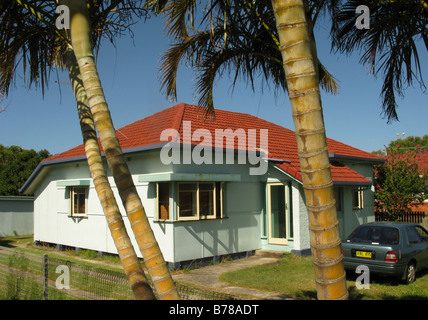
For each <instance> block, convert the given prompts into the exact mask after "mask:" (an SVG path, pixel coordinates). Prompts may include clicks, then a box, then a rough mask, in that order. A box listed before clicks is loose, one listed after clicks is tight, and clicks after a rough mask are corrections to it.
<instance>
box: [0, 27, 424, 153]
mask: <svg viewBox="0 0 428 320" xmlns="http://www.w3.org/2000/svg"><path fill="white" fill-rule="evenodd" d="M134 34H135V37H134V39H133V40H131V39H130V38H129V37H123V38H121V39H119V40H118V44H117V47H116V48H115V47H113V46H112V45H110V44H109V43H108V42H105V43H104V45H103V47H102V48H101V50H100V52H99V54H98V60H97V63H98V69H99V73H100V77H101V81H102V84H103V87H104V91H105V94H106V97H107V102H108V104H109V108H110V111H111V114H112V118H113V121H114V125H115V127H116V128H120V127H122V126H124V125H126V124H129V123H132V122H134V121H136V120H139V119H142V118H144V117H146V116H148V115H151V114H153V113H155V112H158V111H161V110H163V109H165V108H168V107H170V106H173V105H174V104H176V102H172V101H168V100H167V99H166V97H165V96H164V95H163V93H162V92H160V81H159V78H160V76H159V66H160V57H161V54H162V52H164V51H165V50H166V49H167V48H168V39H167V37H166V35H165V32H164V30H163V23H162V21H160V20H159V19H153V20H149V21H148V22H146V23H139V24H138V25H137V26H136V27H135V28H134ZM316 36H317V47H318V56H319V57H320V60H321V61H322V62H323V64H324V65H325V66H326V67H327V69H328V70H329V71H330V72H331V73H332V74H333V75H334V76H335V77H336V78H337V79H338V80H339V84H340V91H339V94H338V95H336V96H334V95H331V94H327V93H322V101H323V107H324V119H325V126H326V130H327V136H328V137H330V138H333V139H336V140H339V141H341V142H344V143H346V144H350V145H352V146H354V147H357V148H360V149H362V150H366V151H369V152H370V151H373V150H378V149H381V148H384V145H388V143H389V142H390V141H391V140H395V139H396V138H397V136H396V134H397V133H400V135H401V134H402V133H403V132H405V136H406V137H407V136H411V135H416V136H423V135H424V134H428V130H427V129H426V128H427V125H426V123H427V119H428V109H427V104H428V103H427V101H428V99H427V98H428V95H427V93H423V92H422V91H421V89H420V88H419V87H418V86H416V87H415V88H408V89H407V90H406V91H405V98H404V99H402V100H401V99H399V100H398V101H399V109H398V114H399V118H400V121H399V122H394V123H392V124H387V121H386V119H383V118H382V116H381V108H380V105H381V99H380V96H379V95H380V89H381V86H382V81H381V79H380V78H379V79H375V78H374V77H373V76H372V75H369V74H368V69H367V68H366V67H365V66H363V65H361V64H359V63H358V60H359V57H358V56H357V55H354V56H350V57H347V56H345V55H339V54H333V53H331V52H330V42H329V40H328V27H327V26H321V27H318V28H317V30H316ZM421 52H422V53H423V54H422V55H421V56H420V60H421V62H422V63H423V72H425V81H428V79H427V70H428V65H427V61H428V54H427V52H426V51H425V52H423V50H421ZM193 79H194V74H193V73H192V72H190V70H187V69H186V68H184V67H182V68H181V69H180V70H179V85H178V100H177V103H178V102H186V103H189V104H191V103H197V98H195V97H194V91H193V89H194V88H193V84H192V80H193ZM56 80H59V81H60V82H65V83H67V82H69V80H68V76H67V74H66V73H63V72H62V73H61V72H60V73H58V74H56V73H55V72H53V73H52V75H51V81H50V85H49V89H48V90H46V92H45V96H44V98H43V97H42V93H41V90H39V89H38V90H35V89H30V90H29V89H27V88H26V87H25V86H24V85H23V77H22V76H18V77H17V78H16V82H15V86H14V87H13V88H11V90H10V94H9V97H8V99H7V100H6V101H5V102H3V106H4V105H5V103H6V104H8V108H7V110H6V111H5V112H3V113H0V144H2V145H4V146H11V145H18V146H21V147H23V148H25V149H35V150H37V151H38V150H41V149H47V150H48V151H49V152H50V153H51V154H56V153H59V152H62V151H65V150H68V149H70V148H72V147H75V146H77V145H79V144H81V143H82V137H81V133H80V127H79V123H78V117H77V111H76V103H75V100H74V97H73V95H72V92H71V87H70V85H67V84H61V85H58V83H55V81H56ZM231 83H232V82H231V80H230V79H229V77H228V76H224V77H223V78H222V79H218V81H217V84H216V86H215V89H214V103H215V106H216V108H218V109H223V110H230V111H237V112H245V113H249V114H252V115H255V116H258V117H261V118H263V119H266V120H268V121H271V122H274V123H276V124H279V125H282V126H284V127H287V128H290V129H293V130H294V125H293V122H292V117H291V107H290V103H289V100H288V96H287V94H286V93H280V94H277V95H275V94H274V91H273V90H270V89H269V88H268V86H267V85H266V84H264V85H263V86H262V83H261V82H260V83H259V84H260V85H259V86H258V87H256V92H255V93H253V92H252V90H251V89H250V88H249V87H247V85H246V84H245V83H244V82H242V83H240V84H239V85H237V86H236V87H235V89H234V90H233V92H232V89H231Z"/></svg>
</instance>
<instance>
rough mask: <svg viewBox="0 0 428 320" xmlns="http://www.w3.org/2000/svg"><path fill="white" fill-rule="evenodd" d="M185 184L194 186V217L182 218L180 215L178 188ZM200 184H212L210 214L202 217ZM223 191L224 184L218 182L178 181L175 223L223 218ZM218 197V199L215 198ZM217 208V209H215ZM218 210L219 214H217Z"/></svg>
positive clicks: (179, 192)
mask: <svg viewBox="0 0 428 320" xmlns="http://www.w3.org/2000/svg"><path fill="white" fill-rule="evenodd" d="M185 184H196V215H192V216H182V215H181V214H180V212H181V211H180V194H181V193H182V192H185V191H186V190H185V191H180V186H182V185H185ZM200 184H212V186H213V190H212V199H213V201H212V207H213V210H212V214H210V215H202V214H201V213H200V192H201V190H200ZM223 189H224V183H223V182H219V181H179V182H177V202H176V204H177V221H196V220H215V219H221V218H223ZM217 197H219V199H218V198H217ZM218 200H219V201H218ZM218 206H219V208H217V207H218ZM218 210H219V212H218Z"/></svg>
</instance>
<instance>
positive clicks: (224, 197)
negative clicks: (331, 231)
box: [21, 103, 379, 265]
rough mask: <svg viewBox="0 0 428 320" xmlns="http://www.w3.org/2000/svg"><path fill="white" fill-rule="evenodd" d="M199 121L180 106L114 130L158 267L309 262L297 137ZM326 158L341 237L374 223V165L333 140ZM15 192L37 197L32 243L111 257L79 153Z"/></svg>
mask: <svg viewBox="0 0 428 320" xmlns="http://www.w3.org/2000/svg"><path fill="white" fill-rule="evenodd" d="M203 112H204V111H201V108H199V107H196V106H191V105H187V104H184V103H180V104H178V105H175V106H173V107H170V108H167V109H165V110H163V111H160V112H158V113H155V114H153V115H151V116H149V117H146V118H144V119H142V120H139V121H136V122H134V123H132V124H129V125H127V126H124V127H122V128H120V129H118V130H117V135H118V138H119V141H120V144H121V146H122V149H123V152H124V155H125V157H126V159H127V162H128V165H129V168H130V171H131V173H132V176H133V179H134V182H135V185H136V187H137V190H138V192H139V194H140V197H141V200H142V202H143V204H144V206H145V209H146V212H147V215H148V218H149V221H150V224H151V226H152V229H153V231H154V234H155V236H156V238H157V241H158V242H159V245H160V248H161V250H162V252H163V254H164V257H165V260H166V261H167V262H169V263H171V264H173V265H177V264H179V263H181V262H186V261H192V260H197V259H203V258H209V259H217V258H218V257H219V256H222V255H232V254H241V253H248V252H253V251H254V250H257V249H270V250H281V251H293V252H297V253H302V254H304V253H307V252H310V244H309V231H308V218H307V212H306V208H305V200H304V194H303V188H302V181H301V179H302V177H301V173H300V166H299V159H298V155H297V145H296V138H295V133H294V132H293V131H291V130H289V129H286V128H284V127H281V126H279V125H276V124H274V123H271V122H268V121H265V120H263V119H260V118H257V117H255V116H252V115H249V114H243V113H236V112H230V111H222V110H216V111H215V118H213V117H208V118H205V117H204V114H203ZM328 150H329V156H330V159H331V171H332V177H333V180H334V186H335V192H336V196H337V211H338V218H339V223H340V232H341V235H342V237H344V236H347V235H348V234H349V233H350V232H351V231H352V230H353V229H354V228H355V227H356V226H358V225H359V224H361V223H365V222H370V221H374V209H373V203H374V199H373V191H372V188H371V186H372V179H373V164H376V163H378V162H379V159H378V158H377V157H376V156H375V155H372V154H370V153H367V152H365V151H362V150H359V149H356V148H353V147H351V146H349V145H346V144H343V143H341V142H338V141H335V140H332V139H329V140H328ZM106 168H107V166H106ZM107 173H108V174H109V171H108V169H107ZM110 182H111V185H112V188H113V191H114V192H115V193H116V195H117V190H116V187H115V184H114V181H113V179H112V178H110ZM21 192H23V193H24V194H34V197H35V201H34V240H35V241H40V242H47V243H54V244H60V245H66V246H72V247H77V248H88V249H92V250H98V251H101V252H110V253H115V252H116V249H115V247H114V243H113V240H112V238H111V236H110V233H109V230H108V228H107V224H106V222H105V218H104V216H103V212H102V209H101V206H100V204H99V201H98V198H97V195H96V192H95V189H94V185H93V182H92V179H91V175H90V172H89V170H88V166H87V163H86V157H85V152H84V148H83V145H80V146H77V147H75V148H72V149H70V150H68V151H65V152H63V153H60V154H57V155H54V156H52V157H50V158H48V159H45V160H44V161H43V162H42V163H41V164H40V165H39V166H38V167H37V169H36V170H35V171H34V173H33V174H32V175H31V177H30V178H29V179H28V181H27V182H26V183H25V185H24V186H23V187H22V189H21ZM117 199H119V197H118V196H117ZM118 202H120V201H118ZM119 205H120V206H121V203H120V204H119ZM121 209H122V212H123V215H124V221H125V224H126V225H127V227H128V230H129V234H130V235H131V238H133V236H132V231H131V228H130V226H129V221H128V219H127V218H126V215H125V213H124V210H123V207H121ZM134 245H135V246H136V243H134ZM136 248H138V247H137V246H136ZM136 251H137V252H138V250H136Z"/></svg>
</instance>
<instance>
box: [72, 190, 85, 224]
mask: <svg viewBox="0 0 428 320" xmlns="http://www.w3.org/2000/svg"><path fill="white" fill-rule="evenodd" d="M76 189H83V190H84V199H85V204H84V205H85V212H77V213H75V212H74V211H75V210H74V209H75V204H74V198H75V195H76V194H80V195H81V194H83V192H80V193H78V192H76ZM88 191H89V187H87V186H70V187H69V192H70V203H69V208H70V209H69V210H70V216H71V217H80V218H81V217H87V215H88Z"/></svg>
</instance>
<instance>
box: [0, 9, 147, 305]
mask: <svg viewBox="0 0 428 320" xmlns="http://www.w3.org/2000/svg"><path fill="white" fill-rule="evenodd" d="M19 2H21V1H18V3H19ZM20 4H22V6H17V5H16V3H15V4H14V3H9V5H10V6H9V7H2V9H3V10H4V11H3V12H2V21H1V22H2V23H1V28H0V29H1V31H2V32H1V36H2V37H1V38H2V39H3V40H4V41H3V42H2V43H3V44H5V45H7V49H8V50H7V51H6V50H5V51H3V50H2V52H4V54H3V55H2V56H1V57H2V60H1V61H2V64H1V68H0V70H1V72H0V75H1V78H2V79H5V81H4V82H2V87H1V88H0V89H1V90H2V91H5V92H7V90H8V88H9V85H10V84H9V83H8V81H10V80H11V79H12V77H13V72H14V69H15V68H13V67H14V65H13V64H12V66H10V63H14V61H15V60H16V59H17V57H16V55H17V54H19V53H20V52H22V53H24V57H23V59H24V60H23V61H24V72H25V61H26V60H27V58H28V60H29V61H33V63H31V64H30V75H31V79H32V81H38V79H39V75H40V73H41V74H42V77H41V78H42V79H44V80H46V78H45V77H46V76H47V74H48V72H47V70H46V69H47V68H52V67H53V66H54V63H57V64H59V67H63V66H64V63H65V65H66V66H67V69H68V71H69V76H70V80H71V82H72V87H73V91H74V94H75V98H76V102H77V108H78V114H79V120H80V124H81V129H82V135H83V140H84V145H85V150H86V153H87V159H88V165H89V169H90V172H91V175H92V178H93V181H94V185H95V189H96V191H97V195H98V197H99V199H100V202H101V206H102V208H103V211H104V213H105V216H106V219H107V224H108V226H109V229H110V230H111V233H112V237H113V240H114V243H115V245H116V248H117V250H118V253H119V257H120V259H121V262H122V264H123V267H124V271H125V274H126V275H127V277H128V280H129V282H130V285H131V287H132V289H133V291H134V294H135V297H136V298H137V299H153V298H154V295H153V291H152V289H151V287H150V285H149V283H148V281H147V279H146V277H145V275H144V271H143V270H142V268H141V265H140V264H139V262H138V258H137V255H136V253H135V250H134V247H133V246H132V243H131V241H130V238H129V236H128V233H127V231H126V228H125V225H124V222H123V219H122V216H121V214H120V211H119V208H118V206H117V203H116V200H115V198H114V195H113V192H112V190H111V186H110V184H109V182H108V180H107V175H106V173H105V170H104V166H103V165H102V160H101V154H100V150H99V145H98V141H97V137H96V132H95V129H94V125H93V120H92V115H91V113H90V110H89V108H88V107H87V97H86V92H85V91H84V89H83V87H82V85H81V81H80V73H79V72H78V68H76V65H77V63H76V58H75V57H74V53H73V50H72V48H70V47H69V48H68V49H67V51H66V53H65V54H64V55H63V56H57V53H58V52H59V51H60V50H61V47H63V46H65V47H66V46H67V41H66V38H64V37H62V36H61V35H60V34H59V33H58V30H56V29H54V28H49V26H50V25H51V22H47V21H46V19H45V17H44V15H47V13H46V12H43V10H42V8H40V7H39V8H37V7H34V6H31V5H30V4H28V3H22V2H21V3H20ZM23 8H25V9H26V10H23ZM44 8H46V7H44ZM42 12H43V15H42ZM18 13H19V14H18ZM23 17H24V19H23ZM32 19H35V20H34V21H33V20H32ZM22 21H25V22H27V23H24V24H22V23H21V22H22ZM33 23H40V24H41V23H43V24H44V28H41V26H40V27H39V28H32V24H33ZM13 25H15V26H18V27H19V29H11V28H10V26H13ZM27 27H28V28H27ZM29 30H33V32H32V33H29V32H28V31H29ZM7 35H8V36H10V38H5V36H7ZM46 35H49V36H48V37H45V36H46ZM27 36H29V37H28V38H26V37H27ZM37 38H39V39H46V40H48V39H54V40H53V42H52V44H51V46H48V45H41V46H34V47H31V46H32V43H33V42H32V41H31V39H37ZM55 39H56V40H55ZM58 39H59V40H60V41H58ZM45 44H46V43H45ZM5 47H6V46H5ZM11 53H12V54H11ZM26 53H27V54H28V55H27V56H26ZM41 55H43V56H45V57H47V59H46V60H41V61H40V60H38V59H37V58H38V57H40V56H41ZM63 60H64V61H63ZM40 70H42V72H40ZM42 88H43V83H42Z"/></svg>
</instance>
